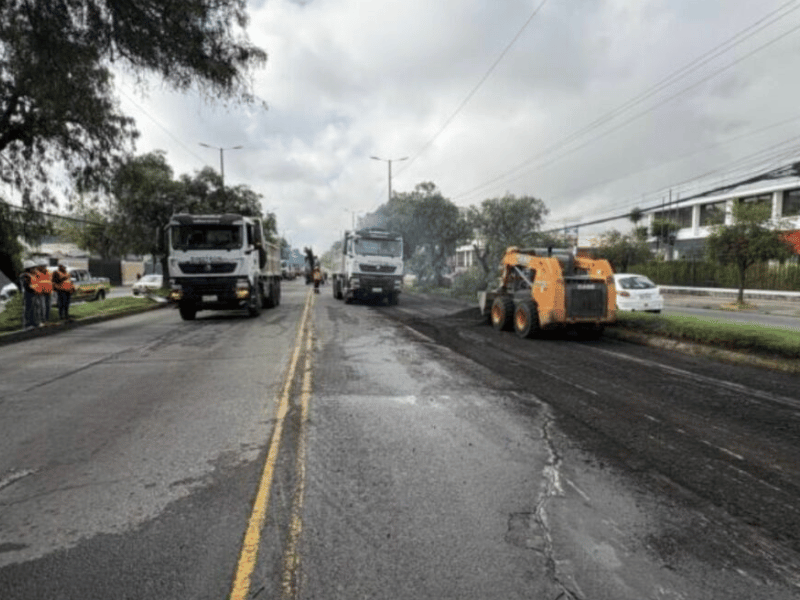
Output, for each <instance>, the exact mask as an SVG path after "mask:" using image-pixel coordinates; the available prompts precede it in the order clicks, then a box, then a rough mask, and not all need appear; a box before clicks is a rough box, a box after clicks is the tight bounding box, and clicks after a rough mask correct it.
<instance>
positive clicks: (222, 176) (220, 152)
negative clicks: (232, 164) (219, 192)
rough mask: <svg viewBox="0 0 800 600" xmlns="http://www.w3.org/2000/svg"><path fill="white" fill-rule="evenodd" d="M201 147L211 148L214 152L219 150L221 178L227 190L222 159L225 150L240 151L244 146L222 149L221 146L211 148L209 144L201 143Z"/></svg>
mask: <svg viewBox="0 0 800 600" xmlns="http://www.w3.org/2000/svg"><path fill="white" fill-rule="evenodd" d="M200 145H201V146H203V147H205V148H211V149H212V150H219V176H220V178H221V179H222V189H223V190H224V189H225V162H224V159H223V158H222V153H223V152H224V151H225V150H239V149H241V148H244V146H231V147H230V148H220V147H219V146H210V145H209V144H204V143H203V142H200Z"/></svg>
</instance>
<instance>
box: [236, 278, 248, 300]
mask: <svg viewBox="0 0 800 600" xmlns="http://www.w3.org/2000/svg"><path fill="white" fill-rule="evenodd" d="M248 296H250V282H249V281H247V279H239V280H238V281H237V282H236V297H237V298H238V299H239V300H244V299H245V298H247V297H248Z"/></svg>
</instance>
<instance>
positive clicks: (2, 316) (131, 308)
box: [0, 294, 157, 332]
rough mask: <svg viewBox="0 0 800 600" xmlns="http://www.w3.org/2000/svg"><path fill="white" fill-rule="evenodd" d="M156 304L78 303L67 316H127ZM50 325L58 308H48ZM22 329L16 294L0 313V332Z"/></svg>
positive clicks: (140, 300) (129, 300) (138, 300)
mask: <svg viewBox="0 0 800 600" xmlns="http://www.w3.org/2000/svg"><path fill="white" fill-rule="evenodd" d="M154 304H157V302H156V301H155V300H153V299H151V298H147V297H131V296H126V297H124V298H107V299H106V300H99V301H95V302H80V303H77V304H73V305H72V306H70V307H69V315H70V317H72V318H73V319H75V320H80V319H86V318H89V317H96V316H103V315H114V314H128V313H136V312H141V311H143V310H147V309H148V308H150V307H151V306H153V305H154ZM49 322H50V323H58V307H57V306H56V305H55V303H53V305H51V307H50V321H49ZM19 329H22V295H21V294H17V295H16V296H14V297H13V298H12V299H11V300H9V302H8V303H7V304H6V308H5V310H4V311H3V312H2V313H0V332H7V331H17V330H19Z"/></svg>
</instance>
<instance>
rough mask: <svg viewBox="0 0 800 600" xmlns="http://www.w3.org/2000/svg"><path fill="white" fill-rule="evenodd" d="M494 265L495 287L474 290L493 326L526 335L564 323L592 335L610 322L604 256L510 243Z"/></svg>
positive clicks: (610, 284) (610, 291) (612, 311)
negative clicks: (497, 274)
mask: <svg viewBox="0 0 800 600" xmlns="http://www.w3.org/2000/svg"><path fill="white" fill-rule="evenodd" d="M500 266H501V269H502V275H501V280H500V287H499V288H497V290H495V291H484V292H480V293H479V294H478V303H479V305H480V310H481V315H483V316H485V317H486V318H487V319H488V320H489V321H490V322H491V324H492V326H493V327H494V328H495V329H497V330H499V331H510V330H511V329H513V330H514V331H515V332H516V334H517V335H518V336H519V337H523V338H527V337H534V336H536V334H537V333H539V332H541V331H546V330H553V329H558V328H565V329H573V330H574V331H576V332H577V333H578V334H579V335H580V336H581V337H584V338H596V337H599V336H600V335H602V333H603V328H604V327H605V326H606V325H608V324H610V323H614V322H615V321H616V291H615V289H614V278H613V273H614V271H613V269H612V268H611V265H610V264H609V263H608V261H607V260H605V259H595V258H590V257H588V256H582V255H576V254H574V253H573V252H571V251H570V250H567V249H557V250H556V249H553V248H517V247H515V246H512V247H511V248H508V249H507V250H506V253H505V255H504V256H503V259H502V261H501V262H500Z"/></svg>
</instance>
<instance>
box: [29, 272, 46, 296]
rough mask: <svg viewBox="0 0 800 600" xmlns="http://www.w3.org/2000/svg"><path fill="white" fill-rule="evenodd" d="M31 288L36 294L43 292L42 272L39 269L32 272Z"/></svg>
mask: <svg viewBox="0 0 800 600" xmlns="http://www.w3.org/2000/svg"><path fill="white" fill-rule="evenodd" d="M31 289H32V290H33V293H34V294H41V293H43V292H42V274H41V273H39V271H35V272H34V273H31Z"/></svg>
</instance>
